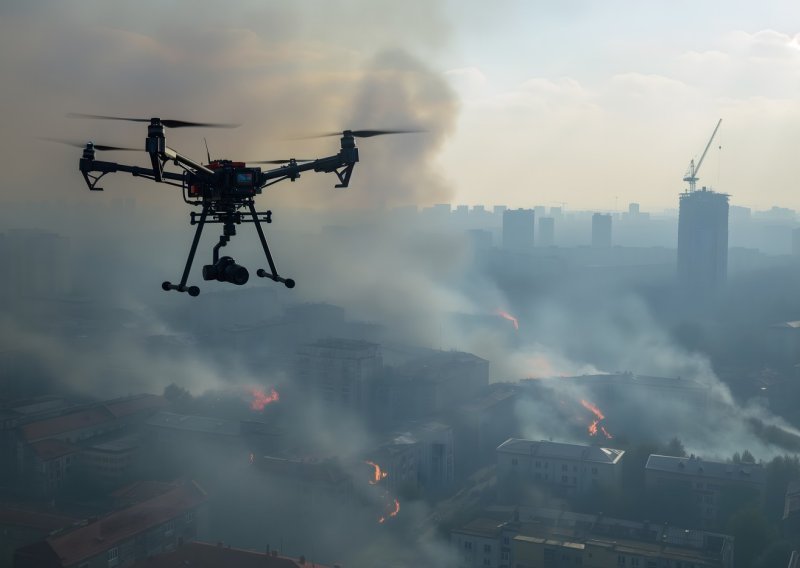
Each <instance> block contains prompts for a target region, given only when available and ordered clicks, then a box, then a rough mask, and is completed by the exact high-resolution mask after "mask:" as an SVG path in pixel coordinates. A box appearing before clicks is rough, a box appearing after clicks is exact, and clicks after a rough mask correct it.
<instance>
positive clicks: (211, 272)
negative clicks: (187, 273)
mask: <svg viewBox="0 0 800 568" xmlns="http://www.w3.org/2000/svg"><path fill="white" fill-rule="evenodd" d="M249 278H250V273H249V272H248V271H247V269H246V268H245V267H244V266H242V265H240V264H236V261H234V260H233V259H232V258H231V257H229V256H223V257H222V258H220V259H219V260H218V261H217V262H215V263H214V264H206V265H205V266H204V267H203V280H217V281H219V282H230V283H231V284H236V285H237V286H242V285H243V284H246V283H247V280H248V279H249Z"/></svg>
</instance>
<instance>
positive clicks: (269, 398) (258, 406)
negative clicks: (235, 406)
mask: <svg viewBox="0 0 800 568" xmlns="http://www.w3.org/2000/svg"><path fill="white" fill-rule="evenodd" d="M250 395H251V396H252V397H253V400H251V401H250V408H252V409H253V410H258V411H259V412H260V411H262V410H264V407H265V406H267V405H268V404H270V403H273V402H277V401H278V400H280V398H281V397H280V395H279V394H278V391H276V390H275V389H270V393H269V394H266V393H265V392H264V391H263V390H262V389H257V388H251V389H250Z"/></svg>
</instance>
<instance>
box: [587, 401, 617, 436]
mask: <svg viewBox="0 0 800 568" xmlns="http://www.w3.org/2000/svg"><path fill="white" fill-rule="evenodd" d="M581 404H582V405H583V407H584V408H585V409H586V410H588V411H590V412H591V413H592V414H594V415H595V419H594V420H592V423H591V424H589V428H588V430H589V435H590V436H597V432H598V431H600V432H602V433H603V436H605V437H606V439H608V440H610V439H612V438H613V437H614V436H612V435H611V434H610V433H609V432H608V430H606V427H605V426H603V425H602V424H600V422H602V421H603V420H605V419H606V417H605V414H603V413H602V411H601V410H600V409H599V408H597V406H595V405H594V404H592V403H591V402H589V401H587V400H583V399H581Z"/></svg>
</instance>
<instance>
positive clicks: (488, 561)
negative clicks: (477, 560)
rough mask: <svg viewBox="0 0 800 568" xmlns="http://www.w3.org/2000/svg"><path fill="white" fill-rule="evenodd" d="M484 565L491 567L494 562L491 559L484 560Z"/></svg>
mask: <svg viewBox="0 0 800 568" xmlns="http://www.w3.org/2000/svg"><path fill="white" fill-rule="evenodd" d="M483 565H484V566H491V565H492V560H491V558H484V559H483Z"/></svg>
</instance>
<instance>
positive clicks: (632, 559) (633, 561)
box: [631, 558, 639, 568]
mask: <svg viewBox="0 0 800 568" xmlns="http://www.w3.org/2000/svg"><path fill="white" fill-rule="evenodd" d="M631 566H634V567H636V568H638V566H639V559H638V558H631Z"/></svg>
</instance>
